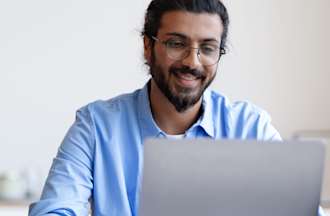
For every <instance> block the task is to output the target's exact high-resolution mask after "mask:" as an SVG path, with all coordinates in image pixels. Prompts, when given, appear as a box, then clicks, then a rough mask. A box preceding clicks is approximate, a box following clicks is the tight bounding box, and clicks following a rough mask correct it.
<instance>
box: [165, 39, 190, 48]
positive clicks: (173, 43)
mask: <svg viewBox="0 0 330 216" xmlns="http://www.w3.org/2000/svg"><path fill="white" fill-rule="evenodd" d="M165 44H166V46H167V47H168V48H173V49H183V48H185V47H186V43H185V42H184V41H180V40H168V41H166V42H165Z"/></svg>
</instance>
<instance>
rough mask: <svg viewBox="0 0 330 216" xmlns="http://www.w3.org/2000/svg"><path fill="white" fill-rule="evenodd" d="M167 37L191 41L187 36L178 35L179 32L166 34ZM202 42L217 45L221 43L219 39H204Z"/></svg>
mask: <svg viewBox="0 0 330 216" xmlns="http://www.w3.org/2000/svg"><path fill="white" fill-rule="evenodd" d="M166 35H167V36H176V37H179V38H182V39H186V40H187V39H189V38H188V37H187V36H186V35H184V34H182V33H178V32H169V33H166ZM201 41H203V42H217V43H220V42H219V41H218V40H217V39H215V38H205V39H202V40H201Z"/></svg>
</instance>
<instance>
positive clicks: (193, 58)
mask: <svg viewBox="0 0 330 216" xmlns="http://www.w3.org/2000/svg"><path fill="white" fill-rule="evenodd" d="M198 55H200V53H199V49H197V48H191V49H190V51H189V54H188V55H187V57H186V58H184V59H183V60H182V64H183V65H185V66H188V67H189V68H191V69H196V68H199V67H200V66H201V63H200V60H199V57H198Z"/></svg>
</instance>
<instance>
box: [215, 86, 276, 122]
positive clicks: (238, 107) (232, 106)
mask: <svg viewBox="0 0 330 216" xmlns="http://www.w3.org/2000/svg"><path fill="white" fill-rule="evenodd" d="M209 95H210V98H211V101H212V109H213V110H216V109H219V110H221V112H223V113H225V114H226V115H230V117H231V118H248V117H252V116H255V117H258V116H259V117H260V116H264V117H266V118H270V117H269V114H268V113H267V112H266V111H265V110H264V109H262V108H260V107H258V106H256V105H255V104H253V103H251V102H250V101H246V100H245V101H234V102H232V101H230V100H229V98H228V97H226V96H225V95H222V94H220V93H218V92H215V91H210V93H209Z"/></svg>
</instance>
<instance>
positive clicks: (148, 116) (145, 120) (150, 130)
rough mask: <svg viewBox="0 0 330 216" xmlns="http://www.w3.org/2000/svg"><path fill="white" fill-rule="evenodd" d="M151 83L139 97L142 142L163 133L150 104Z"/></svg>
mask: <svg viewBox="0 0 330 216" xmlns="http://www.w3.org/2000/svg"><path fill="white" fill-rule="evenodd" d="M149 83H150V80H149V82H147V83H146V84H145V85H144V87H143V88H142V89H141V91H140V92H139V95H138V107H137V109H138V118H139V123H140V130H141V131H140V132H141V135H142V141H144V140H145V139H146V138H148V137H157V136H159V134H161V133H163V132H162V130H161V129H160V128H159V127H158V126H157V124H156V122H155V121H154V119H153V116H152V113H151V108H150V102H149V87H148V86H149V85H150V84H149Z"/></svg>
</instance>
